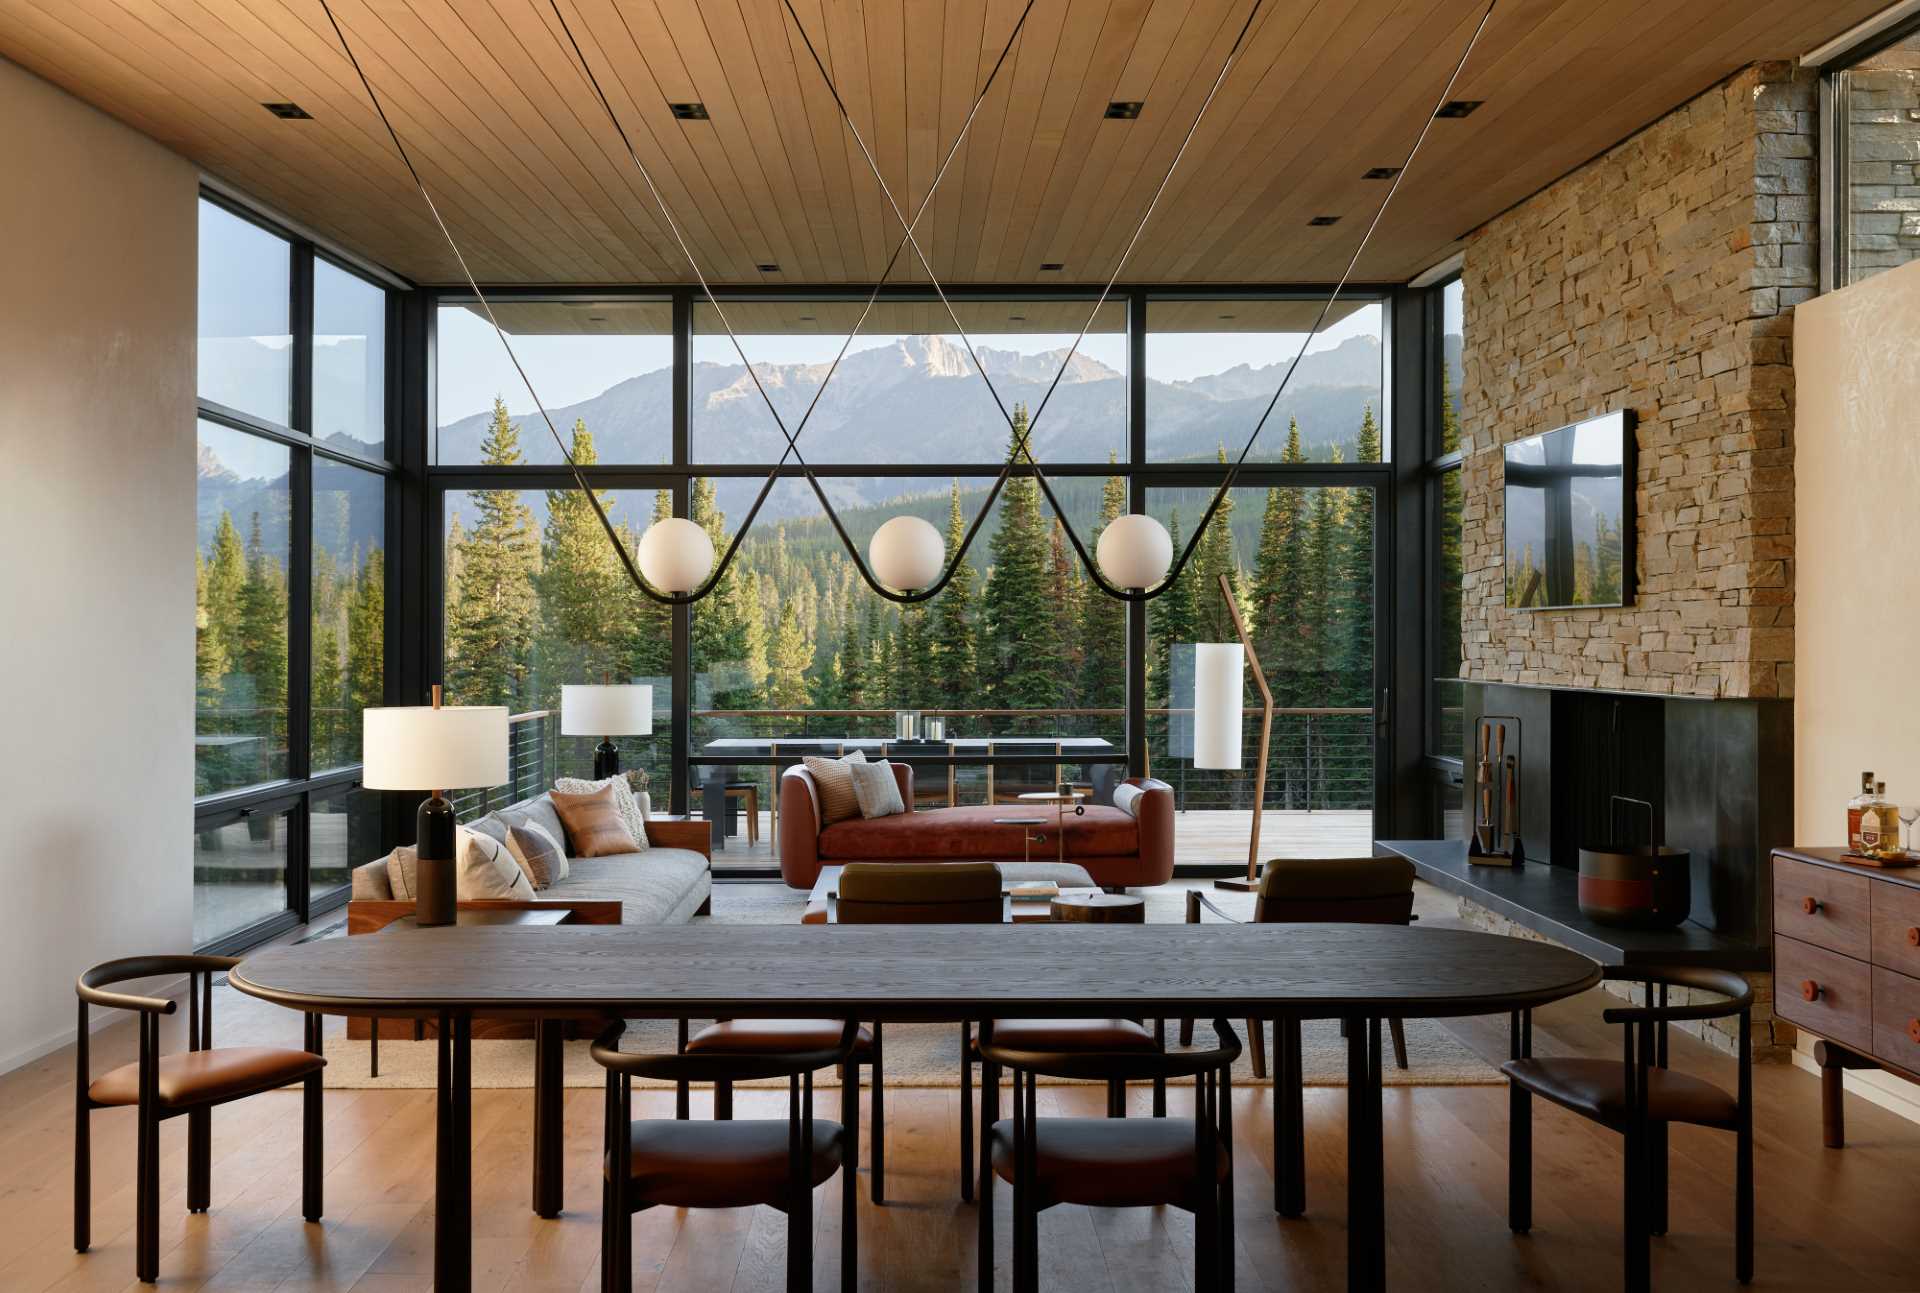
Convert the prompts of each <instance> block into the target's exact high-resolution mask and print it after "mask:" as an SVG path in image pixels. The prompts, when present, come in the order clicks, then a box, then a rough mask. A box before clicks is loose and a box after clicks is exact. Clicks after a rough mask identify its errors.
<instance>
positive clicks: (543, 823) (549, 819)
mask: <svg viewBox="0 0 1920 1293" xmlns="http://www.w3.org/2000/svg"><path fill="white" fill-rule="evenodd" d="M520 811H521V812H522V813H524V814H525V815H526V819H527V820H528V821H530V822H532V823H533V824H534V825H535V826H538V827H539V828H540V829H541V830H543V831H545V832H546V833H547V834H549V835H551V836H553V838H554V840H555V841H556V842H558V843H559V845H560V851H561V852H562V853H565V852H566V851H567V828H566V827H564V826H562V825H561V824H560V814H559V813H556V812H554V811H553V796H552V795H541V796H540V797H539V798H538V799H534V800H531V801H529V802H528V803H526V804H525V805H523V806H522V807H521V809H520ZM557 878H560V879H564V878H565V877H564V875H562V876H560V877H557Z"/></svg>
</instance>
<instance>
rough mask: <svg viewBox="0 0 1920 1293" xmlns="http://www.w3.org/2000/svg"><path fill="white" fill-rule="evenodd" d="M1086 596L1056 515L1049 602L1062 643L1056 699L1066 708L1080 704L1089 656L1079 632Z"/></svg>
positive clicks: (1051, 629) (1055, 636) (1052, 629)
mask: <svg viewBox="0 0 1920 1293" xmlns="http://www.w3.org/2000/svg"><path fill="white" fill-rule="evenodd" d="M1084 600H1085V590H1084V589H1083V588H1082V587H1081V582H1080V569H1079V567H1078V566H1077V565H1075V564H1074V558H1073V557H1071V556H1069V555H1068V553H1067V532H1066V530H1065V528H1064V527H1062V526H1061V524H1060V518H1059V517H1057V516H1056V517H1055V518H1054V520H1053V528H1052V532H1051V533H1050V534H1049V535H1048V536H1047V605H1048V609H1049V610H1050V611H1051V612H1052V617H1053V623H1052V624H1051V625H1049V626H1048V633H1049V634H1050V636H1051V638H1052V640H1053V641H1054V642H1057V643H1059V653H1058V657H1059V672H1058V673H1057V674H1056V675H1055V678H1054V701H1053V703H1054V704H1056V705H1059V706H1061V707H1063V708H1073V707H1075V706H1077V705H1078V704H1079V700H1078V697H1079V694H1080V691H1079V682H1080V670H1081V667H1082V665H1083V663H1084V661H1085V658H1086V644H1085V643H1084V642H1082V641H1081V640H1080V635H1079V632H1078V630H1079V628H1080V616H1081V614H1082V611H1083V602H1084Z"/></svg>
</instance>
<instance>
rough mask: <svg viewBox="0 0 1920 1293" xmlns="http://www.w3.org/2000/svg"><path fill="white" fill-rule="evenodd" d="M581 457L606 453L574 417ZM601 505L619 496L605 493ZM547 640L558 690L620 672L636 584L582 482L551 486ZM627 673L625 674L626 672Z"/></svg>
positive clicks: (544, 581) (544, 614)
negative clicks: (629, 605) (630, 595)
mask: <svg viewBox="0 0 1920 1293" xmlns="http://www.w3.org/2000/svg"><path fill="white" fill-rule="evenodd" d="M573 459H574V461H575V462H576V463H580V464H581V465H583V466H584V465H590V464H592V463H595V462H597V461H598V460H599V455H598V454H597V453H596V452H595V450H594V445H593V436H592V434H591V433H590V432H588V430H587V426H586V423H585V422H582V421H579V420H576V421H575V422H574V424H573ZM600 503H601V506H603V507H606V508H609V509H611V508H612V507H613V506H614V502H613V500H611V499H609V498H607V497H606V496H605V495H604V494H602V495H600ZM540 557H541V561H540V565H541V569H540V574H539V575H538V576H537V577H536V578H535V580H534V586H535V588H536V589H537V590H538V591H539V594H540V615H541V630H542V632H541V646H542V652H541V654H542V657H543V663H544V665H545V669H544V672H545V674H546V677H547V681H548V687H547V688H543V689H542V690H543V691H550V690H551V688H552V685H553V684H555V683H558V682H587V681H593V682H597V681H599V680H600V679H601V678H602V677H611V676H612V675H613V674H614V673H616V672H619V671H620V666H621V664H622V656H623V654H624V653H623V652H622V650H621V647H622V645H623V642H622V639H623V638H624V637H625V626H624V624H623V622H622V621H623V612H624V611H625V610H626V609H627V598H626V596H625V592H626V590H627V589H628V588H630V587H631V583H630V582H629V580H628V579H627V575H626V571H625V570H623V569H622V568H621V565H620V558H619V556H618V555H617V554H616V553H615V552H614V551H613V547H612V545H611V544H609V543H608V542H607V533H606V530H605V529H604V528H603V527H602V526H601V524H600V518H599V517H598V516H597V515H595V514H594V510H593V503H592V501H591V500H589V499H588V498H587V496H586V495H585V494H584V493H582V492H581V491H580V490H577V489H551V490H548V491H547V524H546V528H545V530H544V531H543V533H542V536H541V544H540ZM623 676H624V675H623Z"/></svg>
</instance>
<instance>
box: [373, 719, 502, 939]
mask: <svg viewBox="0 0 1920 1293" xmlns="http://www.w3.org/2000/svg"><path fill="white" fill-rule="evenodd" d="M362 730H363V736H362V740H361V751H360V754H361V760H362V762H363V763H364V764H365V767H364V768H363V769H362V771H361V774H360V784H361V785H363V786H365V787H366V788H367V789H369V790H425V791H430V792H431V794H430V795H429V797H428V798H427V799H426V800H425V801H424V802H423V803H422V804H421V805H420V812H419V815H418V816H417V817H416V819H415V830H416V835H415V840H416V844H415V846H414V847H415V851H416V854H417V856H418V859H419V861H418V864H417V866H416V867H415V870H414V919H415V921H416V922H417V923H419V924H421V925H451V924H452V923H453V922H454V919H455V899H456V898H457V896H458V895H457V894H456V892H455V890H456V888H457V882H456V879H455V872H456V868H455V866H454V852H453V841H454V833H453V828H454V826H455V825H456V824H457V822H456V819H455V816H454V812H453V805H452V804H450V803H448V802H447V799H446V792H447V791H449V790H472V789H478V788H483V787H487V786H498V785H504V784H505V783H506V781H507V776H508V772H507V711H506V707H505V706H503V705H447V706H443V705H441V704H440V688H438V687H435V688H434V689H433V704H431V705H401V706H388V707H383V708H370V709H368V710H367V711H366V713H365V723H364V726H363V729H362Z"/></svg>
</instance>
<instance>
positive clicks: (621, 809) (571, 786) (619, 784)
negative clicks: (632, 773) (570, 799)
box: [553, 776, 647, 853]
mask: <svg viewBox="0 0 1920 1293" xmlns="http://www.w3.org/2000/svg"><path fill="white" fill-rule="evenodd" d="M553 788H554V790H555V791H558V792H559V793H560V794H563V795H592V794H597V793H599V791H600V790H601V789H603V788H605V789H610V790H612V791H613V810H614V811H615V812H617V813H619V814H620V821H621V824H622V825H624V826H625V827H626V828H627V834H628V835H631V836H632V837H633V842H634V843H635V844H636V845H638V847H637V848H635V849H634V850H633V851H634V852H635V853H645V852H646V851H647V818H646V814H645V813H643V812H641V811H640V801H639V800H637V799H635V798H634V796H633V784H632V783H631V782H629V781H628V780H627V779H626V778H625V777H624V776H621V777H603V778H601V779H600V780H598V781H583V780H582V779H580V778H579V777H561V778H560V779H559V780H557V781H555V782H554V783H553Z"/></svg>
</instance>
